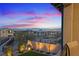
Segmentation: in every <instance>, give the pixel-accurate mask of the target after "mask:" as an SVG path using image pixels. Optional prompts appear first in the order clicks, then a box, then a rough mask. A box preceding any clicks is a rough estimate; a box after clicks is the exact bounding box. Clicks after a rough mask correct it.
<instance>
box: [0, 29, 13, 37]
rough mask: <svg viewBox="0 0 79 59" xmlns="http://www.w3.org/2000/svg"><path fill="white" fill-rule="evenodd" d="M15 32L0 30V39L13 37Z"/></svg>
mask: <svg viewBox="0 0 79 59" xmlns="http://www.w3.org/2000/svg"><path fill="white" fill-rule="evenodd" d="M13 35H14V31H13V30H12V29H7V28H2V29H0V37H8V36H13Z"/></svg>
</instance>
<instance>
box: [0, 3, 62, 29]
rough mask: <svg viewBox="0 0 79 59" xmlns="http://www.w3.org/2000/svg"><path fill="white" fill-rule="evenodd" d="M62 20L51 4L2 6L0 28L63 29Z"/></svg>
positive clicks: (59, 13) (0, 9)
mask: <svg viewBox="0 0 79 59" xmlns="http://www.w3.org/2000/svg"><path fill="white" fill-rule="evenodd" d="M61 20H62V16H61V12H59V10H57V9H56V8H55V7H54V6H53V5H51V4H49V3H25V4H20V3H19V4H17V3H16V4H15V3H14V4H11V3H9V4H7V3H5V4H0V28H52V29H53V28H61Z"/></svg>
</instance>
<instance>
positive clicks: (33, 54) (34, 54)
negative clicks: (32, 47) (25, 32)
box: [20, 51, 46, 56]
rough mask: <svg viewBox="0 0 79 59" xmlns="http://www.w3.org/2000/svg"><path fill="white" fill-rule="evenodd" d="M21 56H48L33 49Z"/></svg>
mask: <svg viewBox="0 0 79 59" xmlns="http://www.w3.org/2000/svg"><path fill="white" fill-rule="evenodd" d="M20 56H46V55H44V54H40V53H36V52H33V51H29V52H27V53H24V54H21V55H20Z"/></svg>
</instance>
